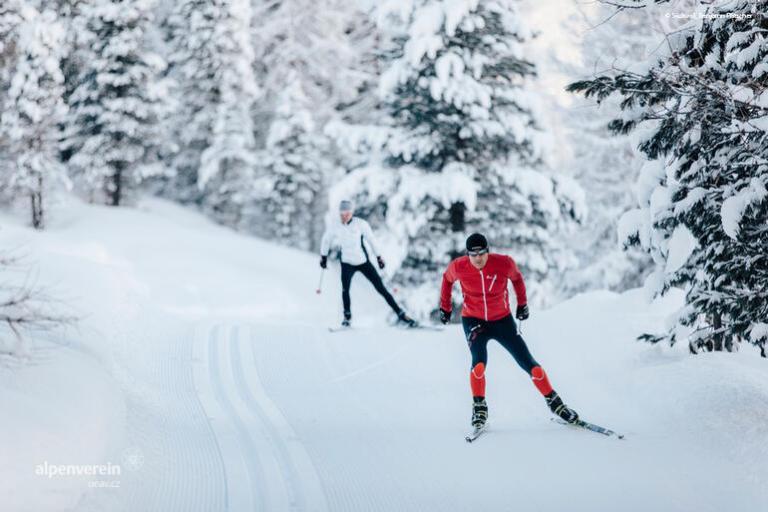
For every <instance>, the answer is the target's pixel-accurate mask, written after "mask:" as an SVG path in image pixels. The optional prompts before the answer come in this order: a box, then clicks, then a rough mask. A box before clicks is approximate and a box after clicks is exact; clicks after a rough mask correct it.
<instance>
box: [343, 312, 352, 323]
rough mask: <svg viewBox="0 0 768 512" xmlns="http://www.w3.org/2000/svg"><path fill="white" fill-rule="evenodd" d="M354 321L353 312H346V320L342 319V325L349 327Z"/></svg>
mask: <svg viewBox="0 0 768 512" xmlns="http://www.w3.org/2000/svg"><path fill="white" fill-rule="evenodd" d="M351 321H352V313H351V312H349V311H345V312H344V320H342V321H341V326H342V327H349V326H350V325H351Z"/></svg>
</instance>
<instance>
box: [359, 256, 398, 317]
mask: <svg viewBox="0 0 768 512" xmlns="http://www.w3.org/2000/svg"><path fill="white" fill-rule="evenodd" d="M357 268H358V269H359V270H360V272H362V273H363V275H364V276H365V277H367V278H368V280H369V281H370V282H371V284H372V285H373V287H374V288H375V289H376V291H377V292H379V295H381V296H382V297H384V300H386V301H387V304H389V307H391V308H392V311H394V312H395V313H396V314H400V311H401V309H400V306H398V305H397V302H395V299H394V297H392V294H391V293H389V290H387V287H386V286H384V282H383V281H382V280H381V276H380V275H379V273H378V272H376V269H375V268H373V265H372V264H371V262H370V261H366V262H365V263H363V264H362V265H359V266H358V267H357Z"/></svg>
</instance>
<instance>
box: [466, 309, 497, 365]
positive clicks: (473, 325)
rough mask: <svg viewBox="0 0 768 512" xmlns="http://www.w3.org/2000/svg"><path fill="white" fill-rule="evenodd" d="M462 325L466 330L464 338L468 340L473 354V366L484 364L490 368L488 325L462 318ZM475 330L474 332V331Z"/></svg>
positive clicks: (480, 321)
mask: <svg viewBox="0 0 768 512" xmlns="http://www.w3.org/2000/svg"><path fill="white" fill-rule="evenodd" d="M461 325H462V327H463V328H464V338H465V339H466V340H467V346H468V347H469V353H470V354H472V366H470V369H472V368H474V367H475V366H477V364H478V363H483V365H484V366H488V341H489V340H490V339H491V338H490V337H489V336H488V334H489V332H488V325H487V324H486V322H484V321H482V320H480V319H478V318H470V317H461ZM473 329H474V330H473Z"/></svg>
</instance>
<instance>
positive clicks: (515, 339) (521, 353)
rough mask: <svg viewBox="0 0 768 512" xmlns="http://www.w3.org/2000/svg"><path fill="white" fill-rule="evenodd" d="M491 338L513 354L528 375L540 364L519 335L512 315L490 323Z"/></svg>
mask: <svg viewBox="0 0 768 512" xmlns="http://www.w3.org/2000/svg"><path fill="white" fill-rule="evenodd" d="M489 327H490V329H489V331H490V332H489V334H490V337H491V338H493V339H495V340H497V341H498V342H499V344H500V345H501V346H502V347H504V348H505V349H507V352H509V353H510V354H512V357H514V358H515V361H516V362H517V364H518V365H520V368H522V369H523V370H525V372H526V373H528V375H530V374H531V370H532V369H533V368H535V367H537V366H539V363H537V362H536V360H535V359H534V358H533V356H532V355H531V352H530V351H529V350H528V346H527V345H526V344H525V340H523V338H522V336H520V335H519V334H518V333H517V324H515V321H514V320H513V319H512V315H509V316H506V317H504V318H502V319H500V320H496V321H493V322H489Z"/></svg>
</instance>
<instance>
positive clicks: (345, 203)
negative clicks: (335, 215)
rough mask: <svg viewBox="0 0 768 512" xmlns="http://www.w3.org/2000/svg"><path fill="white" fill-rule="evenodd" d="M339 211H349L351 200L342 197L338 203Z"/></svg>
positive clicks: (350, 209)
mask: <svg viewBox="0 0 768 512" xmlns="http://www.w3.org/2000/svg"><path fill="white" fill-rule="evenodd" d="M339 211H340V212H351V211H352V201H350V200H348V199H344V200H342V201H341V202H340V203H339Z"/></svg>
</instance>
